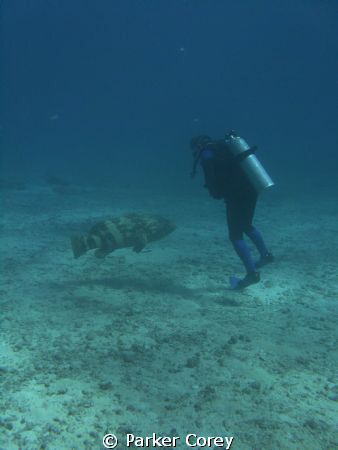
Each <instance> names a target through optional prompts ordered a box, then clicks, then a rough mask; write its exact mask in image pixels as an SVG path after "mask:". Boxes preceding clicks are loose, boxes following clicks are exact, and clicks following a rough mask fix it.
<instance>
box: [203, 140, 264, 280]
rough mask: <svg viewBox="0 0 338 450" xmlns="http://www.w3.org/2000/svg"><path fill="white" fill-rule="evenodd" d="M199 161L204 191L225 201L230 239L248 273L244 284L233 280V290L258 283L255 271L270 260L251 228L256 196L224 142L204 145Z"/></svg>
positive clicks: (253, 229)
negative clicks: (254, 255)
mask: <svg viewBox="0 0 338 450" xmlns="http://www.w3.org/2000/svg"><path fill="white" fill-rule="evenodd" d="M200 158H201V165H202V167H203V171H204V177H205V187H206V188H207V189H208V191H209V193H210V195H211V196H212V197H214V198H216V199H224V201H225V204H226V209H227V223H228V229H229V238H230V240H231V242H232V245H233V247H234V249H235V251H236V253H237V255H238V256H239V257H240V259H241V260H242V262H243V264H244V266H245V269H246V271H247V276H246V277H245V278H244V279H243V280H239V281H238V280H237V279H236V283H235V284H236V288H237V287H238V288H243V287H246V286H248V285H250V284H253V283H257V282H258V281H259V273H258V272H256V270H257V268H258V267H261V266H262V265H264V264H266V263H267V262H271V261H272V260H273V257H272V255H271V254H270V253H269V252H268V250H267V248H266V246H265V243H264V241H263V238H262V236H261V234H260V233H259V231H258V230H257V229H256V228H255V227H254V226H253V225H252V221H253V217H254V213H255V208H256V203H257V197H258V195H257V192H256V191H255V189H254V187H253V186H252V184H251V183H250V181H249V179H248V178H247V176H246V174H245V172H244V171H243V169H242V168H241V166H240V164H239V162H238V161H236V159H235V157H234V156H233V154H232V153H231V152H230V150H229V149H228V148H227V146H226V143H225V142H224V141H211V142H209V143H207V144H206V146H205V147H204V148H203V149H202V150H201V153H200ZM244 233H245V234H246V235H247V236H248V237H249V238H250V239H251V240H252V242H253V243H254V245H255V246H256V248H257V250H258V252H259V253H260V256H261V259H260V260H259V261H258V262H256V263H255V262H254V261H253V259H252V256H251V252H250V249H249V247H248V246H247V244H246V243H245V241H244V239H243V234H244Z"/></svg>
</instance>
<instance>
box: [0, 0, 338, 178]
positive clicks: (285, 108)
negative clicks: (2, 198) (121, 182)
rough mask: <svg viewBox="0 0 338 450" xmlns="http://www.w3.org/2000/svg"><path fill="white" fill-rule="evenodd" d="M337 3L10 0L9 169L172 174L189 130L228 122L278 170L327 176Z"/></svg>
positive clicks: (179, 169) (180, 167)
mask: <svg viewBox="0 0 338 450" xmlns="http://www.w3.org/2000/svg"><path fill="white" fill-rule="evenodd" d="M337 9H338V8H337V4H336V2H334V1H319V0H310V1H306V2H305V1H296V2H295V1H293V0H286V1H285V0H284V1H279V0H277V1H274V2H269V1H263V0H258V1H250V0H249V1H245V0H241V1H217V0H216V1H202V0H197V1H192V0H191V1H184V0H183V1H175V0H174V1H170V2H169V1H162V0H159V1H150V0H149V1H143V0H135V1H133V0H131V1H130V0H128V1H120V0H114V1H108V0H100V1H98V2H88V1H80V0H72V1H56V0H55V1H52V0H49V1H45V0H36V1H34V2H30V1H16V0H13V1H10V2H9V1H6V0H5V1H3V2H2V6H1V15H2V20H1V27H2V57H1V60H2V82H1V89H2V102H1V133H2V142H3V144H2V148H3V150H2V151H3V158H4V162H6V163H8V169H7V170H10V171H13V170H14V171H15V172H17V171H18V172H21V173H23V174H25V175H26V176H29V175H30V174H31V173H32V171H33V168H34V170H35V171H36V172H43V171H44V170H55V171H58V172H59V171H63V172H64V173H67V175H69V176H72V177H74V176H76V177H81V175H82V176H84V177H85V178H86V179H88V178H90V176H92V177H93V179H94V175H97V174H102V172H104V174H105V175H106V176H108V177H109V176H111V177H116V176H124V177H131V178H133V175H135V176H136V177H137V178H143V177H142V173H144V174H146V176H147V177H149V176H153V175H154V177H156V178H157V179H158V178H160V179H162V174H166V173H168V170H169V169H170V173H172V174H173V175H175V176H176V177H178V178H180V177H184V176H185V174H186V172H185V170H186V169H185V167H186V166H187V165H188V166H189V165H190V161H189V158H190V155H189V153H188V152H187V151H186V149H187V147H188V142H189V140H190V137H191V136H192V135H194V134H199V133H207V134H211V135H213V136H215V137H222V136H223V134H224V133H225V132H226V131H228V130H229V129H232V128H234V129H236V130H238V131H239V132H241V133H242V134H244V135H245V136H246V137H247V139H249V141H250V142H254V143H256V144H258V145H259V146H260V148H261V151H262V152H263V151H264V158H265V161H266V163H267V164H269V166H270V167H271V168H272V169H273V170H274V171H275V172H276V171H277V172H278V171H280V175H281V177H283V178H285V168H288V173H290V172H289V171H291V172H294V173H295V174H297V173H298V172H299V171H301V174H300V178H302V177H303V179H302V180H300V184H302V183H304V182H306V179H307V178H308V176H307V173H308V172H311V173H314V174H315V176H319V177H320V175H318V171H319V170H322V171H323V172H324V171H325V173H327V172H329V175H330V176H334V172H335V169H333V167H335V166H336V165H337V152H336V147H337V127H336V118H337V104H338V102H337V88H338V87H337V65H338V62H337V58H336V55H337V53H338V51H337V50H338V36H337V25H336V20H335V17H336V13H337ZM74 166H76V167H74ZM6 167H7V166H6ZM75 172H76V174H75ZM310 178H311V177H310ZM168 183H171V181H169V182H168Z"/></svg>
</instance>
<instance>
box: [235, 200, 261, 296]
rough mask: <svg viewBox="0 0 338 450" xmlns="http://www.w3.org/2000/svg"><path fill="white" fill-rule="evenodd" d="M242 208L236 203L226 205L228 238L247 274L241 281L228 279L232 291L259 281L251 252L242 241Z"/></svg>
mask: <svg viewBox="0 0 338 450" xmlns="http://www.w3.org/2000/svg"><path fill="white" fill-rule="evenodd" d="M242 207H243V206H242V205H240V204H239V203H238V202H229V203H228V204H227V222H228V228H229V238H230V241H231V243H232V245H233V247H234V250H235V252H236V253H237V255H238V256H239V258H240V259H241V261H242V263H243V265H244V267H245V269H246V272H247V274H246V276H245V278H243V279H242V280H240V279H238V278H236V277H231V278H230V284H231V287H232V288H233V289H242V288H244V287H246V286H249V285H250V284H254V283H258V282H259V280H260V277H259V273H258V272H256V266H255V262H254V260H253V258H252V255H251V251H250V249H249V247H248V245H247V244H246V242H245V241H244V239H243V218H244V216H245V215H244V216H243V210H242Z"/></svg>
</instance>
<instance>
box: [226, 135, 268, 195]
mask: <svg viewBox="0 0 338 450" xmlns="http://www.w3.org/2000/svg"><path fill="white" fill-rule="evenodd" d="M225 143H226V144H227V146H228V147H229V150H230V152H231V153H232V154H233V155H234V157H235V158H236V160H237V161H238V162H239V164H240V166H241V167H242V169H243V170H244V172H245V173H246V175H247V177H248V178H249V180H250V182H251V183H252V185H253V186H254V188H255V190H256V191H257V192H260V191H262V190H264V189H267V188H269V187H271V186H273V185H274V182H273V181H272V179H271V178H270V176H269V174H268V173H267V172H266V170H265V169H264V167H263V166H262V164H261V163H260V162H259V161H258V159H257V157H256V155H255V154H254V152H255V150H256V147H250V146H249V145H248V143H247V142H246V141H245V140H244V139H243V138H241V137H240V136H237V134H236V133H235V132H234V131H232V130H231V131H230V132H229V133H228V134H226V135H225Z"/></svg>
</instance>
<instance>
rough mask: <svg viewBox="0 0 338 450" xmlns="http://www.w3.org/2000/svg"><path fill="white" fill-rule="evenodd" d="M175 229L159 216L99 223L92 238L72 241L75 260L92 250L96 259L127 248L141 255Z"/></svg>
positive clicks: (134, 216) (83, 236) (82, 236)
mask: <svg viewBox="0 0 338 450" xmlns="http://www.w3.org/2000/svg"><path fill="white" fill-rule="evenodd" d="M175 228H176V226H175V224H174V223H172V222H171V221H170V220H168V219H165V218H164V217H160V216H156V215H147V214H127V215H125V216H120V217H113V218H112V219H108V220H103V221H101V222H98V223H97V224H96V225H94V226H93V227H92V228H91V229H90V230H89V233H88V234H79V235H75V236H73V237H72V238H71V244H72V250H73V254H74V258H79V257H80V256H81V255H84V254H85V253H86V252H87V251H88V250H92V249H96V251H95V256H96V257H98V258H104V257H105V256H106V255H108V254H109V253H111V252H113V251H114V250H116V249H119V248H127V247H131V248H132V249H133V250H134V251H135V252H137V253H139V252H140V251H141V250H143V249H144V247H145V246H146V245H147V244H148V243H149V242H153V241H157V240H159V239H162V238H164V237H165V236H167V235H168V234H170V233H171V232H172V231H174V230H175Z"/></svg>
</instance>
